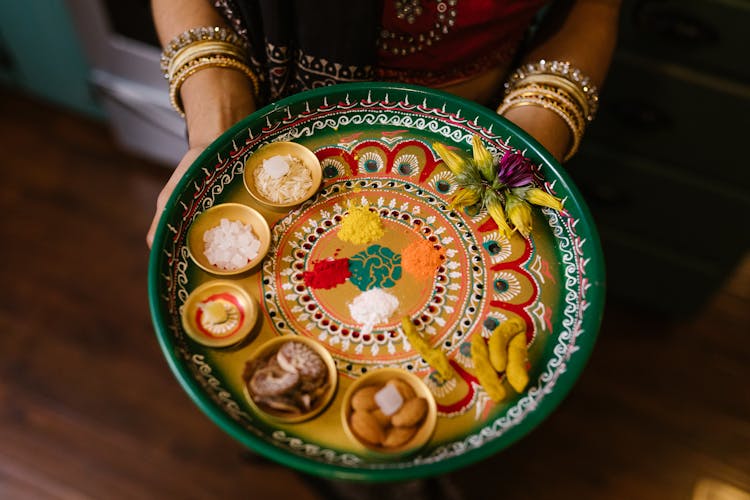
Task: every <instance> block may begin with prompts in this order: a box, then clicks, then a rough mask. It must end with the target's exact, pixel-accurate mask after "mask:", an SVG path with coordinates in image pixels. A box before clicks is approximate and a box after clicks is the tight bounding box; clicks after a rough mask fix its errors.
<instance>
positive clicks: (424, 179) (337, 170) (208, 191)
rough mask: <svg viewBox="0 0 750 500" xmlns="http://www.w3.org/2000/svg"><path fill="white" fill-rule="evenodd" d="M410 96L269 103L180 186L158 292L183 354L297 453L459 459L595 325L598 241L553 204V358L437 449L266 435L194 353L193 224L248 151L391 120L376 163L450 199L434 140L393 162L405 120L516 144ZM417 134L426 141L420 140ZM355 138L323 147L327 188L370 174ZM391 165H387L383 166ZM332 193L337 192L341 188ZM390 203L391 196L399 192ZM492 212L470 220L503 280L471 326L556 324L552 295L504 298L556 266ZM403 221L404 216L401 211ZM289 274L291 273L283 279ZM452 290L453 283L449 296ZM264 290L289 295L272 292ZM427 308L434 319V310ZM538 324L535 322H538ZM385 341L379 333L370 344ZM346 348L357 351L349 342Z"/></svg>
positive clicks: (231, 409) (489, 279)
mask: <svg viewBox="0 0 750 500" xmlns="http://www.w3.org/2000/svg"><path fill="white" fill-rule="evenodd" d="M395 94H398V92H394V95H395ZM409 97H410V96H409V94H408V93H406V94H405V95H397V96H396V99H395V100H394V99H392V98H391V97H390V96H389V94H388V93H385V95H383V94H378V96H377V97H373V95H372V94H368V95H367V97H366V98H362V99H350V98H349V96H348V95H347V96H346V97H345V98H343V99H341V100H340V101H339V102H336V103H332V104H329V102H328V101H327V98H325V97H323V99H322V102H320V101H307V102H304V101H303V102H302V103H298V104H297V105H296V106H297V108H296V109H295V110H294V112H292V111H291V109H290V108H279V109H275V110H273V111H271V112H269V113H268V114H267V116H266V117H265V118H264V120H265V125H263V124H262V123H258V122H256V123H255V124H253V125H252V128H251V129H248V130H247V132H246V133H244V134H238V135H237V136H235V138H234V139H233V140H232V144H231V147H225V148H224V149H222V150H221V151H220V152H219V153H218V154H217V157H216V159H217V161H216V163H215V165H213V166H210V165H209V163H210V162H209V163H206V164H205V166H204V167H202V168H201V171H199V172H198V173H197V175H196V177H195V178H194V179H193V180H192V182H191V184H190V185H188V186H186V187H185V191H184V192H183V193H182V194H181V195H180V199H179V201H178V206H177V208H176V209H175V210H174V211H173V213H172V215H171V218H170V221H171V222H169V223H167V229H168V231H169V232H168V233H167V234H168V237H167V238H166V241H165V242H164V248H163V249H162V250H161V255H160V264H159V265H160V271H159V274H160V279H161V284H160V287H159V292H158V294H159V300H161V301H163V307H164V310H165V311H166V312H168V314H169V315H170V320H169V322H168V323H169V324H167V325H166V328H165V330H166V331H167V332H169V333H170V335H171V341H172V342H173V343H174V349H175V350H176V352H177V353H179V356H180V357H181V358H182V359H183V363H184V364H185V365H187V366H190V365H191V364H192V366H193V367H192V369H190V371H191V372H193V373H195V374H199V375H198V376H197V377H196V379H197V380H198V381H199V382H200V385H201V386H203V388H204V391H205V392H206V393H207V394H208V396H209V397H210V398H211V399H212V400H214V401H215V402H216V403H217V404H218V405H219V406H221V407H224V408H225V409H226V410H228V411H227V414H228V415H229V416H230V417H231V418H232V419H234V420H235V421H237V423H238V424H239V425H241V426H243V427H245V428H246V429H247V431H248V432H250V433H251V434H252V435H254V436H256V437H257V438H259V439H262V440H266V441H268V442H273V443H275V445H276V446H279V447H281V448H285V449H287V450H288V451H289V452H290V453H292V454H295V455H303V456H308V457H309V458H311V459H313V460H317V461H321V462H324V463H330V464H346V465H347V466H351V467H355V468H359V469H389V468H399V469H401V468H409V467H414V466H419V465H423V464H430V463H435V462H438V461H441V460H445V459H450V458H453V457H457V456H460V455H463V454H465V453H467V452H469V451H471V450H473V449H476V448H478V447H481V446H483V445H485V444H487V443H488V442H489V441H492V440H495V439H497V438H498V437H500V436H502V435H503V434H505V432H506V431H508V430H509V429H511V428H513V427H515V426H516V425H518V424H519V423H520V422H521V421H523V420H524V418H525V417H526V416H527V415H528V414H529V413H530V412H532V411H533V410H534V409H535V408H537V407H538V406H539V405H540V404H541V402H542V401H543V400H544V399H545V397H546V396H547V395H548V394H550V392H551V391H552V390H553V389H554V387H555V385H556V384H557V382H558V380H559V379H560V377H561V376H562V375H563V374H564V373H565V372H566V370H567V363H568V362H569V361H570V359H571V357H572V356H573V355H574V353H575V352H576V351H577V350H578V349H579V347H578V345H577V341H578V338H579V337H580V336H581V335H583V334H584V333H586V332H584V330H583V323H584V321H583V318H584V311H585V310H586V309H587V307H588V306H589V305H590V303H589V298H588V294H587V291H588V289H589V287H590V286H591V283H589V281H588V278H587V266H588V264H589V259H588V258H586V257H585V256H584V255H585V252H584V248H588V247H587V245H588V242H587V240H586V239H584V238H582V237H581V236H579V232H578V231H577V230H576V224H577V223H578V222H580V219H578V218H576V217H572V216H570V215H569V214H565V213H564V214H558V213H555V212H552V211H550V212H548V211H545V217H546V220H547V223H548V224H549V227H550V230H551V234H552V238H553V239H554V240H555V244H556V251H557V258H559V259H560V262H561V264H560V270H561V273H562V275H561V277H560V278H561V281H560V288H561V290H562V294H561V299H560V305H559V306H558V307H561V308H562V311H557V314H559V315H560V319H559V320H557V324H558V330H557V331H555V332H554V333H555V337H554V338H553V339H552V341H551V342H552V343H551V345H550V346H549V348H550V349H551V353H550V356H549V358H548V359H547V361H546V363H545V364H544V365H543V366H541V367H540V370H539V373H540V375H539V376H538V378H537V379H536V380H532V381H531V384H530V386H529V389H528V390H527V392H526V393H525V394H524V395H523V396H522V397H521V398H520V399H518V400H517V401H516V402H514V403H512V404H511V405H510V406H508V407H507V409H506V410H505V411H504V412H503V413H502V414H501V415H500V416H499V417H498V418H495V419H493V420H490V421H488V422H486V424H485V425H483V426H482V427H479V428H477V429H476V432H472V433H470V434H468V435H466V436H465V437H462V438H460V439H456V440H453V441H450V442H446V443H445V444H444V445H441V446H439V447H437V448H433V449H431V450H429V452H428V453H425V454H422V455H418V456H415V457H413V458H412V459H410V460H408V461H402V462H399V463H393V464H373V463H369V462H364V461H360V460H359V459H357V458H355V457H352V456H350V455H348V454H346V453H342V452H338V451H333V450H326V449H323V448H321V447H319V446H317V445H315V444H311V443H306V442H304V440H299V439H297V438H290V437H289V436H287V435H285V434H284V433H280V432H277V433H274V434H273V435H264V434H262V433H261V432H259V430H258V429H257V428H256V427H255V425H254V423H253V422H252V420H250V419H248V418H247V415H246V414H244V412H238V411H236V409H237V408H239V407H237V406H235V405H236V402H235V401H234V399H233V395H232V393H231V392H229V391H227V390H226V389H225V387H224V385H223V383H222V381H221V380H220V378H216V377H213V375H211V371H210V369H211V367H210V366H209V365H208V364H206V363H205V362H204V361H203V360H202V358H201V359H199V358H195V357H194V353H193V352H192V348H191V346H190V344H189V343H187V342H186V338H185V335H183V334H182V332H181V330H180V328H179V326H178V324H179V307H180V305H181V303H182V302H184V298H185V297H186V296H187V294H188V283H189V276H188V268H189V264H188V262H187V259H188V257H187V255H186V252H185V251H184V250H185V247H184V238H185V233H186V230H187V227H188V226H189V223H190V221H191V220H192V218H193V217H194V216H195V214H196V213H197V212H199V211H200V210H203V209H205V208H207V207H209V206H211V205H213V204H214V203H215V201H216V198H217V197H218V196H220V195H221V194H222V192H223V190H224V188H225V187H227V186H228V185H230V184H231V183H232V182H235V181H236V180H237V178H238V177H241V173H242V168H243V164H244V159H246V157H247V156H248V155H249V154H251V152H252V151H253V150H254V149H256V148H257V147H259V146H260V145H262V144H263V143H265V142H268V141H273V140H305V139H306V138H309V137H311V136H313V135H314V134H316V133H318V132H321V131H326V130H328V131H332V130H333V131H335V130H338V129H339V127H351V126H352V125H366V126H373V125H374V126H382V128H383V129H384V130H389V131H392V136H391V137H385V136H384V137H383V138H382V142H381V141H377V140H374V142H375V144H370V145H369V146H368V147H374V148H375V149H378V148H381V149H382V152H383V153H384V154H385V155H386V156H385V158H386V160H385V161H384V162H383V165H382V166H381V165H377V159H375V158H371V159H374V160H375V162H376V164H375V165H372V164H370V165H369V168H370V169H372V168H377V169H378V170H376V172H375V176H377V175H382V174H380V172H384V171H387V172H386V173H387V174H388V175H390V176H391V177H396V176H399V179H400V180H402V181H403V182H410V183H413V184H414V185H419V186H421V187H423V188H425V189H424V190H425V191H427V190H428V188H429V190H430V191H431V192H432V193H436V194H439V195H440V197H442V198H443V199H446V197H448V196H449V195H450V193H451V192H453V190H455V186H453V185H452V183H451V181H452V176H451V174H449V173H447V172H438V173H437V174H436V175H431V174H432V172H430V171H429V168H425V164H421V163H420V161H421V160H424V159H425V158H427V160H429V159H430V158H429V157H424V156H420V155H421V154H422V153H421V152H420V151H423V150H424V149H425V147H426V146H425V145H424V144H421V145H420V144H411V146H414V147H415V148H416V149H417V151H416V152H413V151H411V152H410V151H404V152H402V153H403V154H402V155H401V156H402V158H401V160H403V161H399V162H398V164H397V165H398V166H397V167H396V170H395V172H394V171H392V169H393V168H394V165H395V164H396V162H395V161H394V160H395V157H389V156H388V155H389V154H395V151H394V150H395V149H396V147H404V145H403V144H400V142H401V141H400V140H399V138H400V137H401V135H405V136H408V135H409V134H401V135H400V134H399V132H406V130H401V129H411V130H412V131H416V132H417V133H419V131H422V133H425V134H438V135H440V136H442V137H443V138H444V139H445V141H447V142H453V143H455V144H466V145H468V144H469V143H470V138H471V137H472V136H473V135H475V134H477V135H480V136H481V137H483V138H484V139H485V140H486V141H488V143H489V145H490V147H489V149H490V151H491V152H492V153H493V154H497V153H498V152H503V151H506V150H507V149H508V148H509V145H508V141H509V139H508V140H504V139H503V138H501V137H499V136H497V135H496V134H495V133H494V132H493V130H492V124H490V125H489V126H488V127H487V126H485V125H484V124H483V123H481V121H480V119H479V117H477V118H474V119H471V118H467V117H465V116H461V109H460V108H459V109H457V110H451V111H447V110H446V107H445V105H442V107H440V105H438V106H433V105H431V104H430V103H429V102H428V100H429V98H427V97H426V98H424V100H423V101H422V102H417V103H415V102H410V101H409ZM395 129H398V130H395ZM412 133H413V132H412ZM242 136H244V137H242ZM362 142H363V141H357V140H356V138H355V140H352V141H350V143H348V144H353V145H354V146H353V147H356V146H357V145H358V144H360V143H362ZM413 142H416V143H419V142H420V141H413ZM348 144H344V143H342V144H339V149H340V150H341V151H343V152H344V153H346V154H335V152H334V153H332V152H331V151H328V152H326V151H317V153H318V156H319V158H320V159H321V163H322V164H323V167H324V173H323V176H324V181H326V189H327V188H328V187H330V186H332V185H334V184H335V183H340V182H347V178H348V177H349V178H354V177H358V176H364V177H366V174H365V173H364V172H362V171H360V169H359V167H358V160H359V157H358V156H357V157H355V156H354V154H356V152H355V151H354V149H353V148H352V147H349V146H348ZM334 149H336V148H334ZM427 150H429V148H427ZM347 154H348V155H349V156H347ZM381 158H383V157H381ZM389 158H390V159H389ZM414 158H416V160H417V163H418V164H420V165H422V168H421V169H420V170H419V174H418V175H417V173H416V172H415V171H414V170H413V169H412V168H413V165H414ZM433 159H434V158H433ZM381 168H382V169H383V170H380V169H381ZM367 169H368V167H367V166H364V165H363V168H362V170H365V171H366V170H367ZM349 180H350V179H349ZM369 180H372V179H369ZM546 188H547V189H548V190H549V189H554V185H550V184H548V185H546ZM324 192H325V190H324ZM329 194H330V195H331V196H334V194H332V193H329ZM321 199H325V198H322V197H319V198H318V200H321ZM376 201H377V200H376ZM384 201H385V197H384ZM387 203H390V201H388V202H386V204H387ZM311 206H313V205H312V204H305V205H303V207H301V208H300V211H301V213H302V212H304V211H305V210H307V209H309V208H310V207H311ZM389 208H390V207H389ZM485 215H486V214H482V213H481V212H479V211H476V212H474V213H471V212H470V211H467V212H466V213H463V214H461V219H462V221H463V222H464V223H466V224H471V225H472V229H473V233H474V234H475V235H476V236H475V243H476V246H477V248H478V249H479V256H478V257H479V258H480V259H483V264H484V265H485V266H486V267H487V269H488V270H487V272H486V274H485V275H484V276H483V278H482V280H480V281H479V282H477V284H485V285H488V286H492V287H494V291H492V292H489V291H488V293H486V294H485V295H484V296H483V298H482V299H481V301H482V303H483V304H486V305H488V306H489V309H488V313H487V314H486V315H484V316H483V317H482V318H480V319H481V321H476V322H473V323H472V324H471V325H470V326H471V327H472V328H476V329H478V330H481V331H482V332H483V333H484V334H487V333H488V331H489V329H490V328H491V324H490V323H493V322H497V321H501V320H502V319H505V318H507V317H508V315H509V314H518V315H520V316H522V317H524V319H525V320H526V321H527V323H528V324H530V326H533V325H536V326H538V327H540V329H541V330H544V331H548V328H547V325H549V321H550V320H549V318H550V316H551V314H552V311H551V310H550V309H549V308H548V307H545V304H542V303H541V302H536V303H534V301H533V300H532V301H529V302H527V303H522V302H519V300H520V299H519V298H518V296H514V298H511V300H515V301H517V302H516V303H514V304H505V303H503V302H502V298H503V297H499V296H498V294H507V293H508V292H511V293H513V292H512V291H513V290H515V288H514V286H513V283H512V282H513V278H518V279H521V280H528V281H529V282H531V283H535V286H537V287H538V286H539V284H540V283H543V282H544V279H545V276H546V274H545V270H544V266H545V263H544V262H542V261H540V259H539V258H538V256H537V255H534V254H533V252H532V251H531V250H532V248H531V246H528V247H527V248H526V249H525V250H524V252H523V253H522V254H521V255H518V254H515V253H514V252H513V249H511V248H510V245H509V242H507V241H503V238H502V237H499V236H498V234H497V233H496V231H495V228H493V227H492V226H491V225H489V224H487V223H486V222H485V221H486V217H485ZM415 216H416V217H421V216H423V215H418V214H415ZM285 222H286V223H287V224H290V223H291V221H290V218H289V217H287V218H285V219H282V220H281V221H279V223H280V224H282V223H285ZM393 222H394V223H397V222H396V220H394V221H393ZM290 255H291V254H290ZM469 255H470V254H469ZM302 262H303V263H304V259H302ZM293 263H295V261H294V258H293V259H292V262H288V263H286V264H287V265H288V264H293ZM510 264H514V265H516V266H517V267H516V269H510V268H511V267H513V266H512V265H510ZM447 271H448V270H447V269H446V272H447ZM500 271H502V273H501V272H500ZM263 272H264V274H265V273H267V272H268V270H267V269H266V268H265V267H264V269H263ZM508 272H510V273H511V274H510V276H505V281H506V283H505V284H503V283H499V282H495V281H494V278H495V277H496V276H497V275H503V274H504V273H508ZM514 273H515V274H514ZM449 277H450V276H448V278H449ZM483 282H484V283H483ZM271 283H272V282H271V281H269V283H264V284H263V285H261V286H262V289H263V290H264V291H265V290H266V287H270V289H271V293H274V294H276V297H278V296H280V295H279V294H281V293H283V292H284V290H283V288H281V287H276V288H273V287H274V286H275V285H271ZM280 283H281V281H280ZM286 284H287V283H282V286H283V285H286ZM288 284H291V285H292V287H293V288H292V290H293V291H296V289H295V287H296V285H295V284H294V283H292V282H291V281H289V283H288ZM522 288H523V287H522ZM448 293H449V292H448V291H447V289H446V292H445V294H446V296H447V294H448ZM490 294H494V296H493V297H490ZM289 295H291V294H289ZM436 296H438V295H436ZM264 300H279V299H273V298H271V299H267V298H265V297H264ZM284 300H287V299H284ZM289 300H291V299H289ZM279 309H280V308H279ZM297 312H299V311H297ZM428 312H429V309H428ZM427 317H428V319H429V315H428V316H427ZM434 317H435V316H434V315H433V319H432V320H431V321H426V323H434V322H435V319H434ZM316 325H317V323H316ZM321 325H322V318H321ZM535 329H536V328H532V330H535ZM322 333H325V335H326V336H327V338H332V337H333V336H332V335H330V332H329V331H324V330H323V329H321V331H320V334H322ZM376 340H377V339H376ZM363 341H364V339H362V342H359V345H364V346H367V344H366V343H363ZM441 341H442V339H441ZM376 343H377V342H376V341H373V342H371V344H370V346H371V345H374V344H376ZM350 347H351V341H350ZM465 347H466V345H465V343H462V342H459V345H458V346H457V347H456V348H455V350H454V351H453V352H452V355H453V359H452V362H453V363H454V364H455V366H457V367H459V368H469V367H470V364H471V360H470V358H467V356H466V353H467V351H466V349H465ZM363 350H364V347H363ZM355 351H356V349H355ZM346 352H349V350H347V351H346ZM354 354H356V352H354ZM191 361H192V363H191ZM193 363H195V364H193ZM421 368H424V367H417V368H416V370H417V371H419V369H421ZM462 371H463V370H462ZM464 372H465V371H464ZM207 374H208V375H207ZM432 376H433V374H432V373H427V374H425V375H424V378H425V379H427V380H428V381H429V379H430V378H431V377H432ZM206 377H208V378H206ZM470 385H471V386H472V387H474V389H475V391H474V393H473V395H472V401H471V403H470V404H477V405H481V404H482V400H483V395H482V392H481V390H476V384H475V383H474V382H471V383H470ZM445 390H450V388H448V387H446V388H445ZM433 391H435V388H433Z"/></svg>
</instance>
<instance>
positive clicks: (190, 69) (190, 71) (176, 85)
mask: <svg viewBox="0 0 750 500" xmlns="http://www.w3.org/2000/svg"><path fill="white" fill-rule="evenodd" d="M207 68H228V69H235V70H237V71H240V72H242V73H243V74H244V75H245V76H247V77H248V79H250V81H251V83H252V85H253V95H254V96H255V97H256V98H257V96H258V92H259V90H260V83H259V82H258V77H257V76H255V73H253V72H252V70H251V69H250V68H249V67H248V66H247V64H245V63H244V62H241V61H238V60H236V59H232V58H230V57H226V56H209V57H202V58H200V59H193V60H192V61H191V62H190V63H188V64H186V65H185V66H183V67H182V69H181V70H180V71H179V72H178V73H177V74H176V75H175V77H174V78H173V79H172V81H171V82H170V85H169V102H170V103H171V104H172V107H173V108H174V109H175V110H176V111H177V112H178V113H179V114H180V116H182V117H184V116H185V111H184V110H183V108H182V99H181V98H180V89H181V88H182V85H183V84H184V83H185V80H187V79H188V78H189V77H190V76H192V75H194V74H195V73H197V72H198V71H201V70H203V69H207Z"/></svg>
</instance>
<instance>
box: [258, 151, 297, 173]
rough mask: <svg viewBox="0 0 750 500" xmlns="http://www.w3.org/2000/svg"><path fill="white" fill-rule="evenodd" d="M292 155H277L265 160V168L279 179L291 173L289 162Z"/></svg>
mask: <svg viewBox="0 0 750 500" xmlns="http://www.w3.org/2000/svg"><path fill="white" fill-rule="evenodd" d="M291 161H292V157H291V156H289V155H286V156H281V155H276V156H272V157H270V158H266V159H265V160H263V170H265V171H266V173H267V174H268V175H269V177H271V178H273V179H279V178H281V177H283V176H285V175H286V174H288V173H289V169H290V167H289V163H290V162H291Z"/></svg>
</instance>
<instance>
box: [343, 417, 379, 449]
mask: <svg viewBox="0 0 750 500" xmlns="http://www.w3.org/2000/svg"><path fill="white" fill-rule="evenodd" d="M350 425H351V426H352V430H353V431H354V434H356V435H357V436H358V437H359V438H360V439H362V440H363V441H366V442H368V443H370V444H373V445H379V444H381V443H382V442H383V441H384V440H385V431H384V430H383V428H382V427H380V424H379V423H378V421H377V420H376V419H375V417H373V416H372V415H371V414H370V413H368V412H366V411H354V413H352V416H351V422H350Z"/></svg>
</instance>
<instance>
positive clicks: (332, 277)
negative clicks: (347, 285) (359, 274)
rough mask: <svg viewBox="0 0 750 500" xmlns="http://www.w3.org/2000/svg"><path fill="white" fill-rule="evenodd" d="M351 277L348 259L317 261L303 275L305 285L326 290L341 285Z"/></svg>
mask: <svg viewBox="0 0 750 500" xmlns="http://www.w3.org/2000/svg"><path fill="white" fill-rule="evenodd" d="M351 275H352V273H350V272H349V259H326V260H319V261H317V262H315V263H314V264H313V269H312V271H305V272H304V274H303V276H304V280H305V285H307V286H309V287H310V288H315V289H317V288H324V289H326V290H328V289H330V288H333V287H335V286H336V285H340V284H342V283H343V282H345V281H346V280H347V278H349V276H351Z"/></svg>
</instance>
